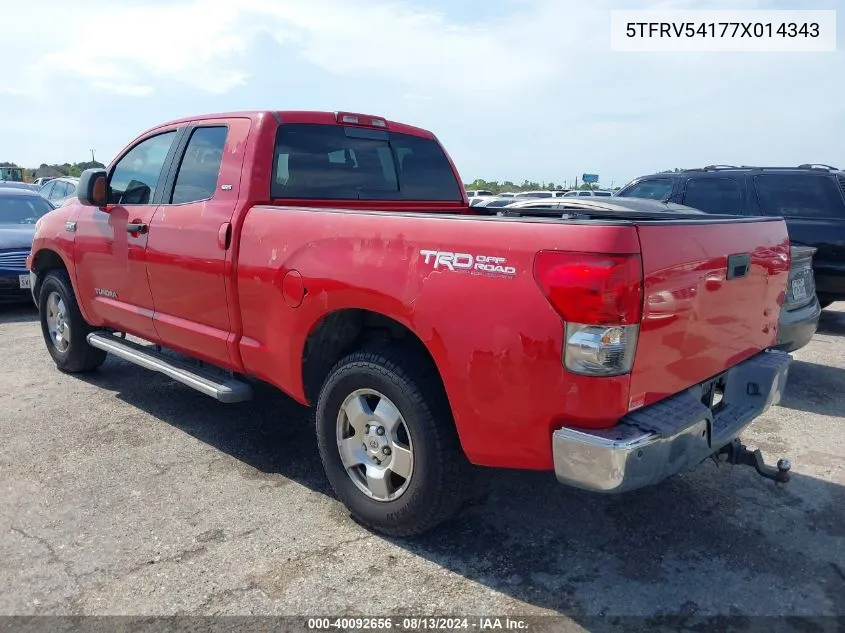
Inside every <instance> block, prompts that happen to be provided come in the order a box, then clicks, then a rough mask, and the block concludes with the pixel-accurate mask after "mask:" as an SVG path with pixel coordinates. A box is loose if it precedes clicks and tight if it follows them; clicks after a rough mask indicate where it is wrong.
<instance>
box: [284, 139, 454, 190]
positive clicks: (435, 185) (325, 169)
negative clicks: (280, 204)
mask: <svg viewBox="0 0 845 633" xmlns="http://www.w3.org/2000/svg"><path fill="white" fill-rule="evenodd" d="M270 195H271V197H272V198H301V199H330V200H432V201H451V202H461V201H462V200H463V196H462V186H461V185H460V184H459V182H458V180H457V178H456V177H455V174H454V172H453V170H452V167H451V165H450V164H449V160H448V159H447V158H446V154H445V152H444V151H443V149H442V148H441V147H440V145H439V144H438V143H437V142H436V141H433V140H430V139H425V138H421V137H418V136H413V135H410V134H399V133H395V132H388V131H386V130H371V129H367V128H355V127H344V126H339V125H317V124H305V123H302V124H299V123H295V124H286V125H281V126H280V127H279V131H278V132H277V134H276V145H275V151H274V157H273V179H272V184H271V191H270Z"/></svg>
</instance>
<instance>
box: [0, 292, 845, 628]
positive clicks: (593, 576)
mask: <svg viewBox="0 0 845 633" xmlns="http://www.w3.org/2000/svg"><path fill="white" fill-rule="evenodd" d="M0 351H2V362H0V428H2V429H3V436H2V440H0V614H6V615H8V614H77V615H81V614H127V615H134V614H144V615H173V614H205V615H210V614H298V615H307V614H363V615H387V614H392V613H410V612H414V613H423V614H432V615H437V614H441V615H448V614H452V615H455V614H467V615H484V614H493V615H500V616H504V615H507V614H512V615H530V614H558V613H560V614H565V615H566V616H567V618H568V619H567V620H566V622H565V624H566V626H565V627H563V628H565V629H571V630H583V628H590V626H589V622H590V619H589V616H593V615H640V616H648V617H649V618H650V620H648V622H651V623H659V622H661V618H662V617H663V616H665V615H666V614H681V618H682V621H683V620H684V619H685V618H696V617H699V616H706V615H713V614H724V615H734V616H739V615H742V616H754V615H775V614H783V615H791V616H795V618H796V619H795V620H792V622H794V623H796V626H798V627H799V630H800V629H801V627H800V623H801V622H802V618H804V617H808V616H819V615H845V492H843V491H845V487H843V486H845V304H843V303H840V304H836V305H834V306H833V307H832V308H831V309H828V310H827V311H825V312H824V314H823V317H822V323H821V325H820V329H819V333H818V334H817V335H816V337H815V339H814V340H813V341H812V343H811V344H810V345H809V346H808V347H806V348H804V349H803V350H800V351H799V352H797V353H796V354H795V355H794V357H795V362H794V363H793V367H792V370H791V375H790V382H789V386H788V392H787V397H786V398H785V400H784V402H783V403H782V404H781V406H779V407H777V408H775V409H773V410H771V411H770V412H769V413H768V414H766V415H765V416H764V417H762V418H760V419H759V420H758V421H757V422H756V423H755V424H754V425H753V426H752V427H751V429H750V430H749V431H748V432H747V434H746V435H745V436H744V437H743V440H744V441H745V442H746V443H747V444H748V445H749V446H750V447H752V448H755V447H756V448H760V449H762V451H763V453H764V455H765V456H766V458H767V461H769V462H772V463H774V462H775V461H776V460H777V458H778V457H780V456H787V457H789V458H790V459H791V460H792V462H793V472H794V475H793V481H792V482H790V483H789V484H788V485H787V486H786V487H778V486H777V485H775V484H774V483H772V482H770V481H767V480H764V479H762V478H761V477H758V476H757V475H756V474H755V473H754V472H753V471H752V470H751V469H749V468H731V467H720V468H719V467H717V466H716V465H715V464H713V463H710V462H708V463H705V464H702V465H701V466H700V467H699V468H698V469H697V470H696V471H694V472H693V473H690V474H687V475H683V476H679V477H676V478H674V479H671V480H669V481H667V482H665V483H663V484H661V485H659V486H657V487H654V488H652V489H649V490H643V491H637V492H634V493H630V494H627V495H625V496H620V497H601V496H594V495H590V494H587V493H581V492H579V491H574V490H570V489H567V488H564V487H562V486H560V485H558V484H557V483H556V482H555V479H554V476H553V475H552V474H546V473H525V472H508V471H494V470H491V471H489V472H488V473H487V474H488V475H489V478H488V479H489V494H488V495H487V497H486V498H485V499H484V500H483V501H481V502H479V503H478V504H476V505H474V506H471V507H469V508H467V509H466V510H465V511H464V512H463V513H462V514H461V515H460V516H459V517H458V518H457V519H456V520H455V521H454V522H452V523H450V524H448V525H446V526H443V527H442V528H441V529H439V530H437V531H435V532H433V533H431V534H429V535H426V536H424V537H423V538H420V539H417V540H413V541H409V540H401V539H385V538H381V537H379V536H375V535H373V534H371V533H369V532H368V531H366V530H364V529H363V528H362V527H360V526H359V525H357V524H356V523H354V522H353V521H352V520H350V518H349V516H348V514H347V512H346V511H345V508H344V507H343V506H342V505H341V504H340V503H339V502H338V501H337V500H336V499H335V498H334V497H333V495H332V493H331V490H330V489H329V487H328V484H327V481H326V479H325V477H324V475H323V473H322V469H321V465H320V461H319V458H318V455H317V449H316V444H315V439H314V434H313V431H312V421H311V413H310V411H308V410H306V409H303V408H302V407H300V406H298V405H297V404H295V403H293V402H292V401H291V400H289V399H287V398H286V397H284V396H283V395H280V394H278V393H276V392H274V391H273V390H271V389H269V388H265V387H262V388H260V389H259V390H258V391H257V393H256V398H255V400H254V401H253V402H251V403H248V404H244V405H221V404H218V403H217V402H215V401H213V400H212V399H210V398H208V397H206V396H203V395H201V394H198V393H196V392H194V391H192V390H190V389H188V388H187V387H184V386H181V385H179V384H177V383H175V382H172V381H170V380H168V379H166V378H164V377H162V376H160V375H158V374H153V373H150V372H147V371H146V370H143V369H139V368H136V367H134V366H132V365H130V364H127V363H125V362H123V361H119V360H117V359H114V358H110V359H109V360H108V361H107V363H106V364H105V365H104V366H103V367H102V368H101V370H100V371H98V372H95V373H94V374H91V375H88V376H85V377H84V378H83V377H74V376H67V375H63V374H61V373H60V372H58V371H57V370H56V369H55V367H54V365H53V363H52V361H51V360H50V358H49V356H48V354H47V352H46V350H45V348H44V342H43V340H42V338H41V333H40V330H39V328H38V325H37V322H36V315H35V313H34V311H33V310H31V309H29V308H10V307H2V306H0ZM739 621H740V622H742V621H746V622H749V623H750V622H751V620H742V619H740V620H739ZM808 627H809V628H807V629H806V630H813V629H812V627H811V626H810V625H808Z"/></svg>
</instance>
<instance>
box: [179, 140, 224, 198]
mask: <svg viewBox="0 0 845 633" xmlns="http://www.w3.org/2000/svg"><path fill="white" fill-rule="evenodd" d="M228 131H229V128H227V127H226V126H222V125H221V126H215V127H198V128H196V129H195V130H194V131H193V133H192V134H191V140H190V141H188V147H187V149H186V150H185V156H184V157H183V158H182V163H181V164H180V165H179V173H178V174H177V176H176V184H175V186H174V188H173V195H172V196H171V200H170V202H171V204H185V203H188V202H199V201H200V200H208V199H209V198H211V197H213V196H214V191H215V190H216V189H217V178H218V176H219V175H220V163H221V162H222V161H223V150H224V149H225V147H226V135H227V134H228Z"/></svg>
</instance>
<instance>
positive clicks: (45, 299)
mask: <svg viewBox="0 0 845 633" xmlns="http://www.w3.org/2000/svg"><path fill="white" fill-rule="evenodd" d="M38 312H39V316H40V318H41V333H42V334H43V335H44V342H45V343H46V344H47V351H48V352H50V356H52V357H53V361H54V362H55V363H56V367H58V368H59V369H60V370H62V371H66V372H68V373H76V372H83V371H90V370H92V369H96V368H97V367H99V366H100V365H102V364H103V362H104V361H105V360H106V352H104V351H103V350H100V349H97V348H95V347H91V346H90V345H89V344H88V340H87V337H88V334H89V333H90V332H92V331H93V328H91V326H90V325H88V324H87V323H86V322H85V319H84V318H82V313H81V312H80V311H79V305H78V304H77V302H76V296H75V295H74V294H73V287H72V286H71V283H70V278H69V277H68V275H67V273H66V272H64V271H52V272H50V273H48V274H47V277H46V278H45V279H44V281H43V283H42V284H41V291H40V292H39V294H38Z"/></svg>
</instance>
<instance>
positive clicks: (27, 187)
mask: <svg viewBox="0 0 845 633" xmlns="http://www.w3.org/2000/svg"><path fill="white" fill-rule="evenodd" d="M0 188H2V189H23V190H24V191H34V192H36V193H37V192H38V185H34V184H32V183H30V182H18V181H16V180H0Z"/></svg>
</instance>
